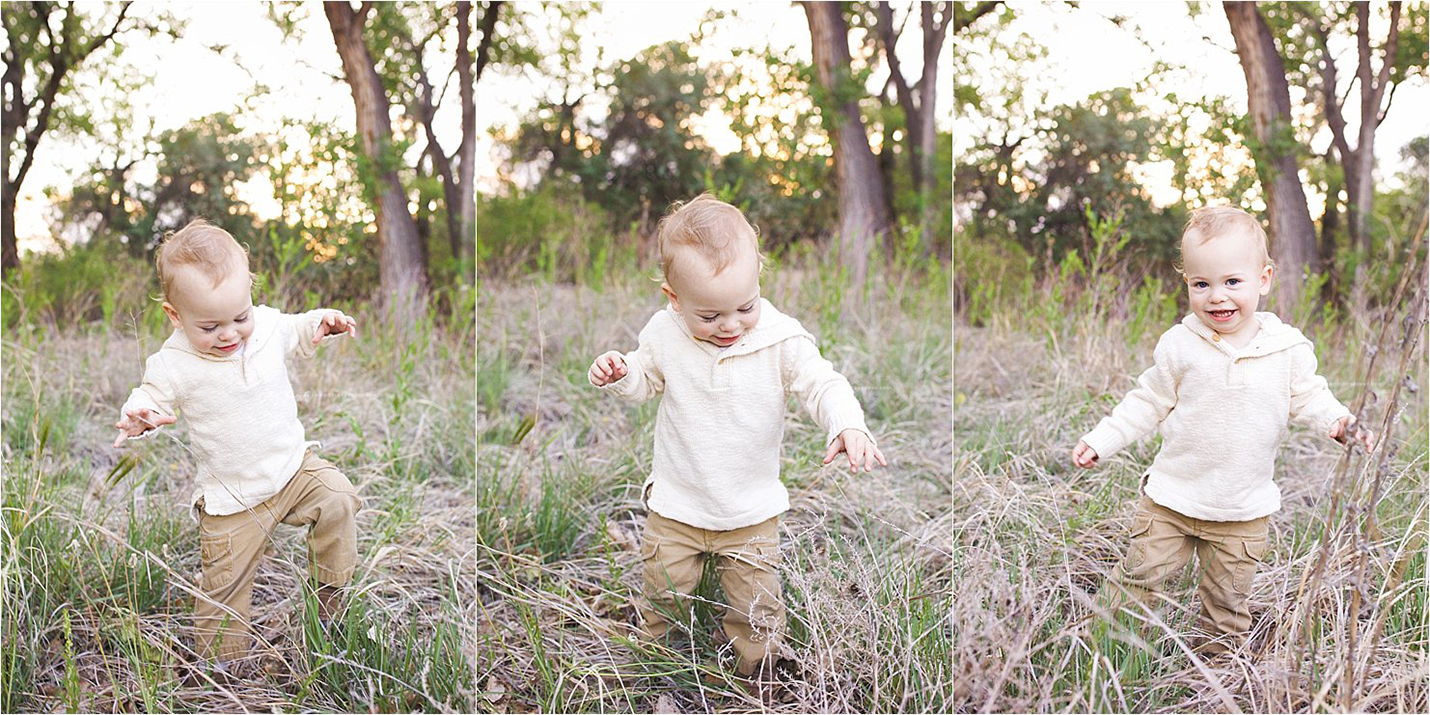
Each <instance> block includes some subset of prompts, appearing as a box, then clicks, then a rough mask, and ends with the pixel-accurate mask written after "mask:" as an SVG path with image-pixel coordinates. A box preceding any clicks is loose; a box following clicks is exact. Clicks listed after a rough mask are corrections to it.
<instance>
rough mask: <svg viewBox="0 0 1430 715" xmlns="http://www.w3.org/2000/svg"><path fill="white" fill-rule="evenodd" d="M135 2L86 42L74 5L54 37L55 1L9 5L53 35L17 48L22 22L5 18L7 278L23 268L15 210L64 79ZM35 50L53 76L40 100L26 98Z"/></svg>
mask: <svg viewBox="0 0 1430 715" xmlns="http://www.w3.org/2000/svg"><path fill="white" fill-rule="evenodd" d="M132 4H133V3H132V2H125V3H121V4H120V6H119V15H118V16H117V17H116V18H115V19H114V24H113V25H112V26H111V27H110V28H109V31H108V32H106V33H104V34H101V35H96V36H94V37H91V38H85V37H83V36H82V34H81V33H82V32H83V29H82V27H81V25H82V23H81V22H80V18H79V15H78V14H77V13H78V8H77V7H76V4H75V3H71V4H69V5H66V6H64V7H63V10H64V13H65V14H64V17H63V18H61V20H60V24H59V28H58V30H59V32H58V34H55V33H54V27H53V26H52V25H51V24H50V13H52V12H54V10H55V9H56V7H57V6H56V5H55V3H40V2H37V3H29V4H21V3H12V4H11V5H9V6H8V8H9V9H10V10H11V11H12V12H35V13H36V14H37V16H38V21H39V23H40V24H41V25H42V26H44V27H47V28H50V31H49V32H47V33H46V37H47V38H48V39H49V43H48V45H46V46H44V47H41V48H35V47H17V46H15V44H16V43H17V42H19V40H18V39H17V37H16V35H15V34H14V25H15V23H19V22H21V20H20V19H18V18H14V17H7V18H6V21H5V27H6V33H7V35H8V39H9V40H10V46H9V47H7V48H6V50H5V56H4V60H5V74H4V86H5V104H4V110H3V112H4V113H3V119H0V146H3V149H0V154H3V161H0V164H3V165H4V167H3V169H4V171H3V186H0V195H3V199H0V223H3V226H0V271H3V272H4V273H7V274H8V273H9V272H10V271H12V270H14V269H15V268H18V267H19V266H20V252H19V246H18V245H17V241H16V236H15V210H16V208H17V206H18V204H19V194H20V186H21V185H22V184H24V182H25V176H26V175H27V174H28V173H29V171H30V167H31V166H33V165H34V163H35V149H36V148H37V147H38V146H39V144H40V137H42V136H44V134H45V132H46V131H48V130H49V128H50V117H51V116H52V114H53V112H54V108H55V100H56V98H57V97H58V96H59V93H60V89H61V87H63V86H64V80H65V76H66V75H67V74H69V72H70V71H71V70H73V69H74V68H76V67H78V66H80V65H81V64H83V63H84V61H85V58H87V57H89V56H90V54H92V53H93V52H94V51H95V50H97V49H99V48H100V47H103V46H104V45H105V43H107V42H109V41H110V40H111V39H113V38H114V36H115V34H117V33H118V32H119V28H120V26H121V25H123V24H124V17H125V15H127V14H128V12H129V6H130V5H132ZM22 8H23V9H22ZM37 49H38V50H43V55H44V58H45V61H46V62H47V63H48V65H49V70H50V72H49V77H48V78H47V80H46V81H45V84H44V86H43V87H42V88H41V89H40V94H39V96H38V97H35V98H31V99H28V100H27V99H26V98H25V96H24V76H25V63H26V62H27V61H29V58H30V57H37V56H39V55H41V54H42V53H41V52H39V51H37ZM26 53H29V54H28V55H27V54H26ZM37 106H38V107H39V112H38V113H37V114H35V115H34V123H33V124H30V123H29V122H30V119H31V114H30V113H31V111H32V110H34V109H35V108H36V107H37ZM21 127H24V129H25V158H23V159H21V160H20V166H19V168H17V169H15V170H14V173H13V174H12V173H11V166H10V162H11V161H12V160H13V159H14V157H13V156H12V154H11V151H10V147H11V144H12V143H13V142H15V140H16V139H15V137H16V134H17V133H18V132H19V130H20V128H21Z"/></svg>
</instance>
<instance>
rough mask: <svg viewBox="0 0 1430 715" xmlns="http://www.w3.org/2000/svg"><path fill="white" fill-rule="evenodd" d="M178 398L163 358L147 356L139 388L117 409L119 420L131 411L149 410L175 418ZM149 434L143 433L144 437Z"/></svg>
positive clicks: (157, 355) (155, 354)
mask: <svg viewBox="0 0 1430 715" xmlns="http://www.w3.org/2000/svg"><path fill="white" fill-rule="evenodd" d="M177 403H178V397H177V395H176V393H175V390H174V381H173V379H172V378H171V377H170V375H169V371H168V366H167V365H166V364H165V363H164V358H163V357H162V356H161V355H160V354H159V353H154V354H153V355H150V356H149V359H148V360H145V361H144V377H143V379H142V380H141V381H140V383H139V386H138V387H136V388H134V389H133V390H132V391H130V393H129V399H127V400H125V401H124V406H123V407H120V408H119V419H121V420H123V419H124V415H125V413H127V412H130V411H132V410H139V409H149V410H154V411H155V412H160V413H163V414H165V415H168V416H170V417H174V416H176V414H175V408H176V407H177ZM150 432H153V430H152V429H150V430H149V431H148V432H145V433H144V435H140V436H145V435H148V434H149V433H150Z"/></svg>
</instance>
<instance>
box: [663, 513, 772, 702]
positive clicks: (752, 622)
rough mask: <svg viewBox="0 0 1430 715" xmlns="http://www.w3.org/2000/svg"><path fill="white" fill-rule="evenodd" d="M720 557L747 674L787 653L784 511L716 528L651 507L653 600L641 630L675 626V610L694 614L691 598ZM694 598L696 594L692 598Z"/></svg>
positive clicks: (728, 630)
mask: <svg viewBox="0 0 1430 715" xmlns="http://www.w3.org/2000/svg"><path fill="white" fill-rule="evenodd" d="M707 558H714V559H716V570H717V571H718V572H719V574H720V585H721V587H722V588H723V589H724V590H725V600H726V601H728V603H727V604H725V608H724V611H725V615H724V619H723V623H724V626H725V635H726V636H727V637H728V638H729V639H730V644H731V645H732V646H733V647H734V648H735V653H736V655H738V656H739V661H738V662H737V664H736V669H737V670H738V671H739V672H740V674H742V675H745V676H749V675H751V674H753V673H754V672H755V671H756V669H757V668H759V666H760V664H761V663H763V662H765V660H766V658H768V657H769V656H771V655H776V654H779V653H781V652H782V648H783V645H782V644H783V637H784V630H785V608H784V603H783V602H782V601H781V600H780V574H779V563H780V555H779V517H778V516H775V517H771V518H769V519H766V520H765V521H762V522H760V523H758V524H755V525H753V526H746V527H744V528H740V529H732V530H730V531H715V530H711V529H701V528H698V527H694V526H690V525H688V524H682V523H681V522H678V521H675V520H673V519H667V518H665V517H663V516H661V515H659V514H657V513H655V512H650V517H649V518H648V519H647V520H646V527H645V535H644V536H643V537H642V540H641V561H642V564H643V569H644V573H645V586H644V595H645V600H644V601H643V602H642V603H641V604H640V605H639V608H638V610H639V612H640V619H641V629H642V630H643V631H644V632H645V634H646V635H647V636H649V637H650V638H661V637H663V636H665V634H666V633H667V632H668V631H669V630H670V618H669V615H668V614H679V613H689V606H688V603H687V604H686V605H681V604H680V601H681V597H682V596H689V595H690V594H691V593H692V592H693V591H694V590H695V587H696V585H697V584H699V583H700V575H701V573H702V572H703V571H704V569H705V561H706V559H707ZM686 600H687V601H688V599H686Z"/></svg>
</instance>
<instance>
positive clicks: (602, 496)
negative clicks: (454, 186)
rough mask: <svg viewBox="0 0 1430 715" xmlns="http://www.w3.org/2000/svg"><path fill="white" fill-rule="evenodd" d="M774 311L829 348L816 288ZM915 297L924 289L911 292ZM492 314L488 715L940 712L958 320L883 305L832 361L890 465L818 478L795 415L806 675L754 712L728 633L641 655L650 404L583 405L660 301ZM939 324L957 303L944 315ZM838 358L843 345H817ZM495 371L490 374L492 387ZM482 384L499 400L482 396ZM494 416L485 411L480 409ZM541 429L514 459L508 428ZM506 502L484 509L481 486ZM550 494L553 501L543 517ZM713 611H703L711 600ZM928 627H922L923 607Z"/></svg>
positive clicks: (630, 294) (555, 302)
mask: <svg viewBox="0 0 1430 715" xmlns="http://www.w3.org/2000/svg"><path fill="white" fill-rule="evenodd" d="M764 289H765V295H766V297H769V298H770V299H771V300H772V301H773V302H774V303H775V304H776V305H777V306H778V307H780V309H781V310H783V311H785V312H788V313H790V314H792V315H795V316H796V317H799V318H800V319H801V320H802V321H803V322H804V323H805V325H806V327H809V328H811V330H814V331H815V332H816V333H817V332H818V327H817V325H818V320H817V319H816V311H817V309H818V306H820V305H821V304H822V303H823V299H824V298H825V296H824V295H822V294H821V293H820V292H819V291H820V290H821V288H820V284H818V282H817V281H816V279H815V278H813V277H812V276H811V274H809V273H807V272H804V271H800V270H796V269H792V268H786V269H783V270H781V271H779V272H778V273H777V274H776V275H774V276H772V277H769V278H767V280H766V281H765V282H764ZM907 290H913V288H911V287H910V288H907ZM484 296H486V297H487V300H486V301H485V303H484V305H482V306H480V307H479V310H478V335H479V336H480V338H481V339H480V340H479V342H478V362H479V364H480V365H482V372H481V373H480V374H479V377H478V382H479V386H478V393H479V398H478V399H479V404H478V409H477V412H478V417H477V432H478V440H479V447H478V449H479V455H478V483H479V486H478V492H479V496H478V509H479V515H478V521H479V523H486V522H484V521H483V520H484V517H483V516H482V513H483V510H486V513H487V514H488V515H490V516H489V517H487V522H489V523H490V524H491V525H492V526H491V529H490V531H489V532H484V530H483V528H482V527H481V526H479V528H478V537H479V539H481V540H482V547H481V550H480V551H479V554H478V564H479V566H478V585H479V593H480V595H481V600H482V602H483V607H482V608H483V611H482V615H481V628H482V630H483V635H484V643H485V644H486V645H485V648H486V653H487V654H486V656H485V657H484V658H481V660H480V664H479V669H480V670H481V677H480V679H479V680H480V682H481V683H482V684H483V687H484V688H485V698H484V701H485V702H484V704H483V707H484V708H487V707H490V709H492V710H494V711H525V710H547V711H552V710H554V711H577V712H587V711H608V710H615V711H622V712H625V711H631V712H640V711H650V710H653V709H654V710H662V711H663V710H667V709H668V710H674V711H680V712H716V711H721V712H723V711H748V710H770V711H776V712H812V711H833V712H841V711H853V712H858V711H868V710H869V709H870V708H874V709H878V710H894V711H908V712H918V711H926V710H930V709H934V710H937V709H940V708H942V707H945V704H946V703H947V702H948V694H949V685H950V684H951V682H952V674H951V672H950V671H949V670H948V667H949V665H950V664H951V658H949V657H947V656H946V655H939V654H947V653H948V652H949V651H948V647H949V643H950V639H951V638H952V637H953V634H952V633H951V631H950V629H949V622H948V619H947V616H946V614H947V613H948V608H949V603H950V598H951V595H952V584H951V582H950V580H949V551H948V544H949V542H950V538H951V534H952V517H951V515H950V513H949V511H948V504H949V492H948V490H949V483H948V454H949V450H950V448H951V445H950V442H949V433H950V424H949V417H950V414H951V410H950V399H951V397H950V395H951V391H950V389H949V382H948V380H949V376H950V373H949V359H948V355H949V342H948V341H949V338H948V320H947V318H948V313H947V309H946V308H945V309H940V308H939V307H938V305H937V304H935V305H934V306H931V307H929V308H928V309H925V310H913V309H912V305H911V304H909V303H905V304H903V305H900V304H898V301H897V293H893V292H886V293H883V294H879V295H874V296H872V297H871V300H869V301H868V302H867V303H866V304H865V307H864V308H862V309H860V310H858V311H856V313H855V315H854V316H853V319H852V320H851V321H850V322H847V323H839V324H838V325H839V326H840V335H838V336H837V338H838V339H837V340H827V339H826V340H825V341H823V342H822V343H821V349H822V350H823V351H824V354H825V356H826V357H828V358H830V359H831V360H833V361H834V363H835V365H836V366H837V367H838V368H839V369H840V370H841V371H843V372H844V373H845V374H846V375H848V376H849V378H850V380H851V382H852V383H853V384H854V385H855V389H856V392H858V393H859V395H860V397H861V400H863V401H864V403H865V407H866V410H868V411H870V413H871V414H873V415H876V417H875V419H873V420H871V427H872V428H873V429H874V430H875V431H876V433H877V436H878V437H879V439H880V444H881V446H882V447H883V450H884V452H885V454H886V455H888V456H889V457H890V459H891V460H892V461H893V463H894V464H893V466H891V467H890V468H889V469H886V470H877V471H875V472H874V473H873V474H871V475H860V476H858V477H849V476H848V475H847V474H846V473H843V472H840V471H839V470H836V469H820V468H819V464H818V456H819V455H818V454H817V453H816V452H817V450H818V448H819V445H820V444H821V443H822V436H821V431H820V429H819V428H818V427H817V426H815V425H814V424H813V423H812V421H811V420H810V419H809V417H808V416H807V415H804V414H802V412H800V411H797V410H795V411H792V412H791V414H790V417H789V419H788V421H787V423H786V424H787V427H786V436H785V455H784V461H783V465H784V469H783V472H784V478H785V481H786V484H787V486H788V487H789V489H790V496H791V502H792V509H791V511H790V512H788V513H786V514H785V516H784V519H783V522H782V531H783V539H782V553H783V554H784V558H785V568H784V569H783V577H784V584H785V592H786V594H787V597H788V601H789V608H790V624H791V638H790V640H791V643H792V645H793V646H794V648H795V650H796V652H797V653H798V654H799V656H800V662H801V665H802V667H803V673H802V675H801V677H799V678H798V679H797V680H795V681H794V682H791V683H789V684H788V689H787V690H788V692H787V693H786V695H785V696H784V700H783V701H780V702H763V703H762V702H761V701H760V700H757V699H755V698H752V697H751V696H750V695H749V694H748V693H747V692H746V691H745V689H744V687H743V686H742V685H741V684H740V683H738V682H736V681H735V680H734V678H733V675H732V668H731V667H730V665H731V664H730V654H729V653H728V652H726V650H722V649H719V648H717V647H716V646H715V645H713V644H712V643H711V640H710V631H711V630H712V629H713V627H714V625H715V623H714V622H713V621H711V620H704V621H700V622H697V623H695V624H694V627H693V629H691V630H690V632H689V633H688V634H684V635H677V636H674V637H672V638H670V639H668V640H667V641H665V642H662V643H646V642H641V641H639V640H637V639H636V638H635V635H634V630H633V628H632V622H633V621H632V619H633V599H634V598H635V597H636V594H637V593H638V590H639V559H638V554H637V545H638V543H639V538H640V530H641V528H642V524H643V523H644V520H645V513H644V510H643V509H642V508H641V507H640V505H639V495H638V494H637V490H638V487H639V485H640V483H641V481H642V480H643V479H644V476H645V471H644V470H645V469H647V468H648V466H649V463H650V451H651V442H650V441H651V432H650V427H651V424H652V421H653V418H654V414H655V409H654V403H653V402H652V403H650V404H649V405H647V406H644V407H642V408H639V409H634V408H630V407H628V406H626V405H625V404H624V403H621V402H619V401H617V400H614V399H610V398H608V397H607V396H605V395H602V394H599V393H598V391H596V390H595V389H593V388H591V387H589V385H587V384H586V377H585V372H586V368H587V367H588V366H589V364H590V361H591V360H592V359H593V358H594V357H595V356H596V355H597V354H599V353H600V352H603V351H605V350H607V349H621V350H629V349H631V348H633V347H634V346H635V340H636V334H637V332H638V331H639V330H640V328H641V327H642V326H643V325H644V324H645V321H646V320H647V319H648V318H649V317H650V315H651V313H653V312H654V311H655V310H656V309H657V308H658V307H660V306H661V305H662V301H661V300H660V299H659V297H658V290H657V287H656V284H654V283H649V282H647V281H644V280H639V279H635V278H631V279H629V280H613V281H612V283H611V285H609V286H606V287H604V288H603V289H602V290H601V291H599V292H597V291H593V290H591V289H589V288H585V287H571V286H550V285H534V284H507V283H501V284H497V283H488V284H487V285H486V286H484ZM942 303H944V304H946V301H942ZM824 337H825V338H830V337H834V336H827V335H826V336H824ZM488 366H491V369H489V368H488ZM483 381H486V382H487V384H486V385H485V386H483V385H482V383H483ZM487 395H490V398H487V397H486V396H487ZM523 417H530V418H531V422H532V424H533V425H534V426H533V428H532V430H531V432H530V434H528V435H527V436H526V437H525V439H524V440H522V441H521V442H520V444H516V445H512V444H510V441H509V439H508V438H509V437H510V435H511V432H512V430H511V427H512V426H514V425H516V424H517V423H518V421H519V420H520V419H522V418H523ZM493 481H496V482H500V483H501V484H504V485H506V487H504V489H506V490H507V491H505V492H503V494H506V495H507V496H501V497H499V496H495V495H494V496H492V497H491V499H490V501H488V502H483V487H482V484H484V483H492V482H493ZM551 485H555V487H556V489H558V490H559V492H558V496H559V498H557V499H554V500H553V499H548V500H543V491H544V490H546V489H549V488H550V486H551ZM543 508H545V509H547V510H555V511H557V512H559V513H560V514H561V515H563V516H564V517H565V518H569V519H570V520H571V523H573V524H574V526H573V527H572V529H573V530H572V531H571V532H570V534H569V536H570V538H569V539H567V540H564V541H563V540H561V539H555V540H554V541H553V543H555V544H556V545H555V546H554V547H553V548H549V549H546V550H543V549H541V548H539V547H538V546H536V545H534V544H535V543H536V542H538V541H539V539H540V538H541V535H542V534H551V533H555V530H553V529H550V528H546V527H543V526H542V525H541V523H542V522H541V521H540V519H541V517H540V516H539V515H540V514H542V513H545V512H543V511H542V510H543ZM714 595H715V594H711V593H706V594H705V596H704V597H705V598H710V597H713V596H714ZM925 607H927V608H925Z"/></svg>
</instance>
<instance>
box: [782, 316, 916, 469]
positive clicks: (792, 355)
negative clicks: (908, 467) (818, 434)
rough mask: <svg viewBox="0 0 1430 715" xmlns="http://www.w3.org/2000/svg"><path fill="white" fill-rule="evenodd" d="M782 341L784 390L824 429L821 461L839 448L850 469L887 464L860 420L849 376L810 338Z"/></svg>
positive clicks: (828, 459) (861, 412)
mask: <svg viewBox="0 0 1430 715" xmlns="http://www.w3.org/2000/svg"><path fill="white" fill-rule="evenodd" d="M783 345H784V353H783V354H782V355H781V364H780V370H781V372H782V373H783V374H782V378H783V380H784V383H785V386H786V390H787V391H788V392H789V393H790V394H792V395H795V396H796V397H798V398H799V401H800V403H801V404H803V405H804V408H805V409H806V410H808V411H809V414H810V416H811V417H813V418H814V421H815V422H817V423H819V425H820V426H821V427H823V428H825V429H826V430H827V431H828V434H829V437H828V439H829V446H828V447H827V448H826V449H825V452H824V463H825V464H829V463H830V462H832V461H834V458H835V457H836V456H838V455H839V453H840V452H843V453H845V454H846V455H847V456H848V458H849V471H851V472H857V471H859V467H861V466H862V467H864V471H866V472H868V471H872V470H873V468H874V465H875V464H879V465H881V466H885V467H887V466H889V462H888V460H886V459H885V458H884V453H883V452H881V451H879V447H878V445H877V444H876V443H875V441H874V435H873V434H872V433H871V432H870V431H869V427H868V425H866V424H865V423H864V408H863V407H861V406H860V405H859V398H857V397H855V396H854V388H853V386H851V385H850V384H849V380H848V379H847V378H845V377H844V376H843V375H841V374H840V373H839V372H838V371H837V370H835V369H834V364H833V363H831V362H829V361H828V360H826V359H824V356H822V355H820V354H819V348H818V347H816V346H815V344H814V341H813V340H811V339H806V338H794V339H791V340H787V341H785V343H784V344H783Z"/></svg>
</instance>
